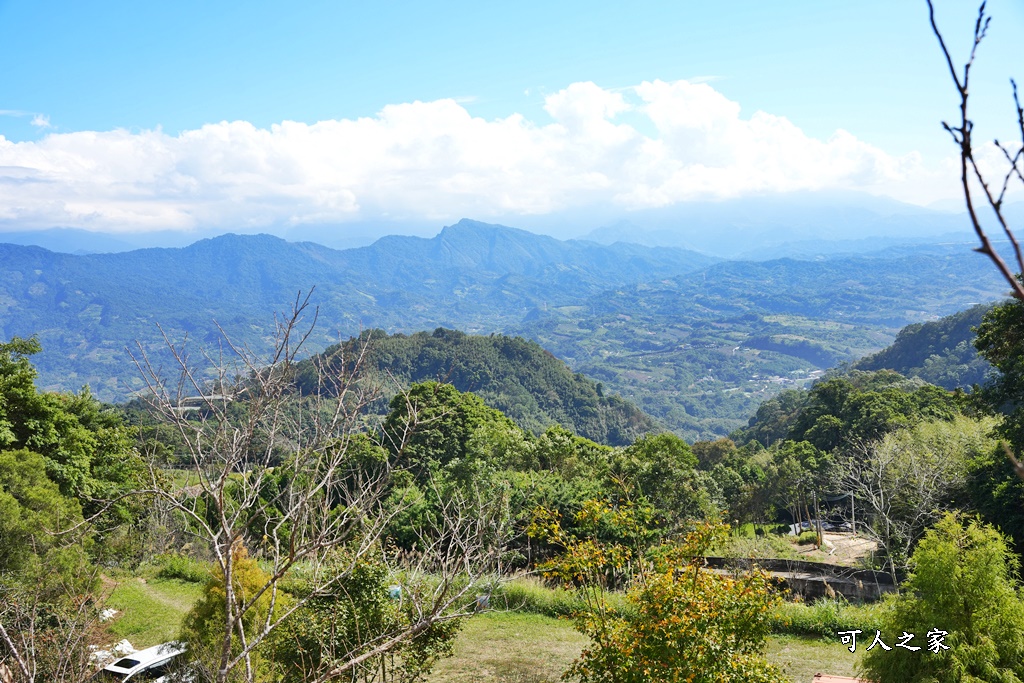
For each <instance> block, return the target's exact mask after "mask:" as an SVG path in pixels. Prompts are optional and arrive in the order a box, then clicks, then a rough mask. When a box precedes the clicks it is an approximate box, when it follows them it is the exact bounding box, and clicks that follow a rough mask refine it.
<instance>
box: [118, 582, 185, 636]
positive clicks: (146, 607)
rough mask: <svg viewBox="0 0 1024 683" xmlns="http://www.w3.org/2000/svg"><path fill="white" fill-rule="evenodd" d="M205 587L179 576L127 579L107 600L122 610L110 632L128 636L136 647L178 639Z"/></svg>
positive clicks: (119, 610)
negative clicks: (190, 611) (190, 610)
mask: <svg viewBox="0 0 1024 683" xmlns="http://www.w3.org/2000/svg"><path fill="white" fill-rule="evenodd" d="M201 590H202V587H201V586H200V585H199V584H197V583H188V582H185V581H179V580H178V579H143V578H141V577H138V578H136V577H130V578H125V579H123V580H121V581H120V582H118V584H117V587H116V588H115V589H114V591H113V592H112V593H111V594H110V597H109V598H108V599H107V601H106V606H107V607H112V608H114V609H116V610H118V612H120V614H118V615H117V616H116V617H115V618H114V620H113V621H112V622H111V623H110V627H109V628H110V632H111V634H113V635H114V636H115V637H117V638H118V639H120V638H127V639H128V641H129V642H131V644H132V645H134V646H135V648H136V649H142V648H145V647H149V646H151V645H159V644H160V643H166V642H167V641H169V640H174V639H175V638H177V636H178V630H179V629H180V628H181V620H182V618H184V616H185V613H186V612H188V610H189V609H191V607H192V604H193V603H194V602H195V601H196V600H197V599H198V598H199V593H200V591H201Z"/></svg>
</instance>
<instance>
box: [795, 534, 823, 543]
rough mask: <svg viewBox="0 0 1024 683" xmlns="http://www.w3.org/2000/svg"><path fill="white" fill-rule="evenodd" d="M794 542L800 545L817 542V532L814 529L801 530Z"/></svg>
mask: <svg viewBox="0 0 1024 683" xmlns="http://www.w3.org/2000/svg"><path fill="white" fill-rule="evenodd" d="M796 542H797V543H799V544H800V545H810V544H812V543H817V542H818V534H817V532H814V531H803V532H801V533H800V535H799V536H797V537H796Z"/></svg>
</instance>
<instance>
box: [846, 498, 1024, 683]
mask: <svg viewBox="0 0 1024 683" xmlns="http://www.w3.org/2000/svg"><path fill="white" fill-rule="evenodd" d="M910 566H911V573H910V575H909V577H908V578H907V581H906V583H905V584H904V587H903V590H902V591H901V592H900V594H899V595H898V596H896V597H894V598H891V599H889V600H888V601H887V603H886V604H885V612H884V616H883V617H882V631H881V633H882V634H883V636H889V637H890V638H897V637H899V635H900V634H902V633H904V632H906V633H911V634H914V636H915V638H914V640H913V641H911V642H910V643H909V644H910V645H912V646H920V647H921V649H920V650H918V651H916V652H911V651H908V650H905V649H902V648H896V647H893V648H892V649H891V650H884V649H882V648H880V647H874V648H872V649H871V650H870V651H869V652H867V653H865V655H864V659H863V660H862V665H863V673H864V675H865V676H866V677H868V678H869V679H871V680H873V681H878V683H925V682H927V683H968V682H969V683H1019V682H1020V681H1021V680H1024V633H1022V631H1021V628H1020V625H1021V623H1024V601H1022V600H1021V597H1020V585H1019V583H1018V581H1017V579H1016V575H1017V572H1018V571H1019V560H1018V559H1017V558H1016V556H1015V555H1013V553H1011V552H1010V550H1009V549H1008V548H1007V546H1006V542H1005V540H1004V539H1003V537H1002V536H1001V535H1000V534H999V533H998V532H996V531H995V530H994V529H992V528H991V527H989V526H986V525H983V524H981V523H980V522H979V521H978V520H976V519H968V520H966V523H965V520H964V518H963V517H961V516H958V515H956V514H953V513H950V514H947V515H946V516H945V517H943V518H942V519H941V520H940V521H939V522H938V523H937V524H936V525H935V526H934V527H933V528H932V529H930V530H929V531H928V532H927V533H926V534H925V536H924V538H923V539H921V542H920V544H918V546H917V549H916V550H915V551H914V554H913V557H912V558H911V562H910ZM935 631H945V632H947V634H948V635H946V636H945V637H944V639H943V641H942V642H943V645H945V647H946V649H943V648H941V647H936V648H933V649H934V650H937V651H929V649H928V648H927V646H928V641H927V640H926V638H927V634H928V633H929V632H935Z"/></svg>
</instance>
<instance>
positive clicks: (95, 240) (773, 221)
mask: <svg viewBox="0 0 1024 683" xmlns="http://www.w3.org/2000/svg"><path fill="white" fill-rule="evenodd" d="M944 208H945V209H948V210H941V211H940V210H935V209H934V208H925V207H921V206H915V205H912V204H904V203H902V202H898V201H895V200H893V199H889V198H886V197H879V196H874V195H870V194H867V193H864V192H850V191H817V192H807V191H805V192H791V193H784V194H772V195H764V196H748V197H739V198H732V199H727V200H721V201H702V202H687V203H683V204H676V205H671V206H665V207H659V208H651V209H639V210H626V209H624V208H622V207H620V206H616V205H614V204H612V203H610V202H607V203H605V204H602V205H597V206H594V207H591V208H589V209H587V210H579V209H566V210H562V211H555V212H552V213H548V214H540V215H518V216H505V217H493V218H492V219H491V222H492V223H501V222H504V223H507V224H509V225H516V226H519V227H521V228H526V229H528V230H530V231H531V232H534V233H539V234H545V235H552V236H554V237H557V238H559V239H570V238H578V239H584V240H588V241H593V242H599V243H601V244H613V243H615V242H630V243H634V244H642V245H646V246H672V247H681V248H686V249H692V250H696V251H700V252H702V253H706V254H709V255H713V256H717V257H720V258H729V259H734V260H735V259H740V260H754V261H759V260H766V259H774V258H783V257H797V258H813V257H816V256H826V255H831V254H840V253H842V254H855V253H867V252H871V251H877V250H878V249H881V248H883V247H884V248H891V247H894V246H898V245H903V244H923V243H926V242H936V241H969V240H971V239H972V238H973V235H972V234H971V232H970V229H969V227H968V225H969V223H968V220H967V218H966V216H965V214H964V207H963V204H962V202H949V203H946V205H945V206H944ZM1005 212H1006V214H1007V215H1008V217H1009V218H1010V219H1011V222H1012V223H1013V224H1017V225H1019V224H1020V223H1021V221H1024V202H1021V201H1017V202H1015V203H1013V202H1011V203H1009V204H1007V205H1006V207H1005ZM436 225H437V223H430V222H426V221H424V220H404V221H403V220H393V221H362V222H354V223H344V224H309V225H306V224H299V225H290V224H289V225H267V226H263V227H261V228H258V230H259V231H260V232H262V233H266V234H271V235H275V236H278V237H281V238H283V239H285V240H287V241H289V242H315V243H317V244H322V245H325V246H328V247H331V248H334V249H350V248H353V247H359V246H366V245H369V244H372V243H373V242H374V241H375V240H377V239H379V238H381V237H384V236H388V235H418V236H421V237H422V236H432V235H434V234H435V232H436V229H437V228H436ZM0 227H2V228H9V227H11V226H10V225H0ZM245 232H251V229H250V230H246V231H245ZM218 234H220V233H218V232H210V231H204V230H196V231H193V232H182V231H172V230H161V231H154V232H139V231H124V232H116V233H112V232H108V233H102V232H91V231H86V230H81V229H72V228H52V229H49V230H34V231H8V232H3V233H0V242H4V243H10V244H21V245H25V246H40V247H43V248H46V249H49V250H51V251H58V252H64V253H76V254H91V253H107V252H124V251H132V250H135V249H141V248H149V247H184V246H187V245H189V244H191V243H193V242H196V241H198V240H200V239H204V238H212V237H216V236H217V235H218ZM993 237H995V236H993Z"/></svg>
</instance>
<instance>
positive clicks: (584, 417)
mask: <svg viewBox="0 0 1024 683" xmlns="http://www.w3.org/2000/svg"><path fill="white" fill-rule="evenodd" d="M366 342H369V344H368V345H367V346H366V349H367V352H366V355H365V357H364V365H363V367H362V370H361V372H362V373H364V374H365V373H366V372H371V373H377V374H387V375H390V376H391V377H393V378H394V379H395V380H396V381H397V382H398V383H399V384H400V385H402V386H403V387H408V386H410V385H411V384H413V383H417V382H423V381H428V380H438V381H442V382H448V383H450V384H453V385H454V386H455V388H456V389H458V390H459V391H464V392H465V391H471V392H473V393H475V394H477V395H478V396H480V397H481V398H482V399H484V401H486V402H487V404H488V405H491V406H493V407H495V408H498V409H499V410H501V411H502V412H503V413H505V414H506V415H508V416H509V417H510V418H512V419H513V420H515V422H516V423H518V424H519V426H520V427H522V428H523V429H526V430H529V431H532V432H534V433H537V434H539V433H540V432H542V431H543V430H544V429H545V428H547V427H549V426H551V425H552V424H559V425H561V426H563V427H565V428H567V429H569V430H571V431H573V432H575V433H577V434H579V435H580V436H584V437H586V438H588V439H591V440H593V441H597V442H598V443H603V444H608V445H612V446H624V445H628V444H630V443H632V442H633V441H635V440H636V439H637V437H639V436H641V435H642V434H646V433H649V432H653V431H658V428H657V425H656V424H655V422H654V420H652V419H651V418H650V417H649V416H648V415H646V414H645V413H644V412H642V411H641V410H640V409H639V408H637V407H636V406H635V405H633V404H632V403H630V402H629V401H626V400H624V399H622V398H620V397H619V396H616V395H613V394H609V393H606V391H605V389H604V387H603V386H602V385H601V384H600V383H595V382H593V381H591V380H589V379H587V378H586V377H584V376H583V375H581V374H579V373H574V372H573V371H572V370H571V369H570V368H569V366H567V365H566V364H565V363H563V362H562V361H560V360H558V359H557V358H555V357H554V356H553V355H551V354H550V353H548V352H547V351H545V350H544V349H543V348H541V347H540V346H539V345H538V344H537V343H536V342H532V341H528V340H526V339H523V338H522V337H508V336H505V335H501V334H492V335H489V336H481V335H468V334H465V333H463V332H458V331H456V330H448V329H444V328H438V329H436V330H434V331H433V332H432V333H430V332H417V333H416V334H412V335H404V334H394V335H388V334H386V333H385V332H383V331H382V330H369V331H366V332H364V333H363V334H361V335H360V336H359V337H358V338H353V339H351V340H349V341H348V342H346V343H344V344H339V345H336V346H333V347H331V348H329V349H327V350H326V351H324V354H323V356H324V357H326V358H327V360H328V363H330V362H331V360H332V359H334V360H336V359H338V358H342V357H344V358H352V357H353V356H354V355H356V350H357V349H359V348H362V345H363V344H364V343H366ZM339 352H340V353H339ZM304 369H305V370H307V372H306V373H302V372H300V374H299V377H300V380H299V381H300V384H301V385H303V388H304V389H309V388H310V383H311V381H312V380H311V377H312V375H310V374H309V373H308V370H309V369H310V366H309V365H308V364H306V365H305V366H304Z"/></svg>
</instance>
